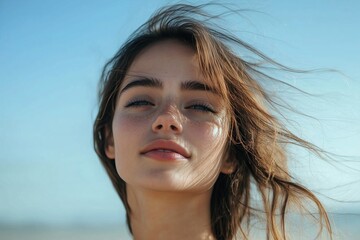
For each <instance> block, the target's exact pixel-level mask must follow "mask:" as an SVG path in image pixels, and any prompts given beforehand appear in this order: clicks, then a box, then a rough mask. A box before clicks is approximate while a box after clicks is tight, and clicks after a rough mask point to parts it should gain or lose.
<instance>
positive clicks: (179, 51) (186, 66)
mask: <svg viewBox="0 0 360 240" xmlns="http://www.w3.org/2000/svg"><path fill="white" fill-rule="evenodd" d="M144 74H145V75H151V76H152V77H156V78H159V79H162V78H168V77H183V78H186V77H187V78H197V80H202V78H203V77H202V74H201V71H200V68H199V64H198V58H197V57H196V53H195V51H194V50H193V49H192V48H191V47H190V46H188V45H186V44H184V43H182V42H180V41H178V40H175V39H168V40H162V41H159V42H156V43H153V44H151V45H150V46H148V47H146V48H144V49H143V50H142V51H140V53H139V54H138V55H137V56H136V57H135V58H134V61H133V62H132V63H131V65H130V67H129V69H128V71H127V75H128V76H132V75H135V76H136V75H144Z"/></svg>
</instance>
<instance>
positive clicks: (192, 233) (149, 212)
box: [127, 187, 215, 240]
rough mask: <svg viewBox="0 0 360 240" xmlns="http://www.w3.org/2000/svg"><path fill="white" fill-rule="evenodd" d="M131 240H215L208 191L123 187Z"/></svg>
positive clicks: (209, 193) (209, 192)
mask: <svg viewBox="0 0 360 240" xmlns="http://www.w3.org/2000/svg"><path fill="white" fill-rule="evenodd" d="M127 194H128V202H129V205H130V208H131V214H130V222H131V228H132V231H133V235H134V239H135V240H144V239H146V240H152V239H156V240H161V239H167V240H170V239H171V240H176V239H194V240H195V239H199V240H200V239H201V240H202V239H215V237H214V236H213V234H212V231H211V222H210V198H211V190H209V191H207V192H203V193H183V192H181V193H169V192H159V191H151V190H145V189H141V190H139V189H136V190H134V189H132V188H131V187H128V188H127Z"/></svg>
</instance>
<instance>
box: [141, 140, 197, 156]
mask: <svg viewBox="0 0 360 240" xmlns="http://www.w3.org/2000/svg"><path fill="white" fill-rule="evenodd" d="M157 149H163V150H169V151H173V152H176V153H179V154H181V155H182V156H184V157H185V158H190V153H189V151H188V150H187V149H186V148H185V147H183V146H181V145H180V144H178V143H176V142H174V141H172V140H164V139H159V140H155V141H152V142H150V143H149V144H147V145H146V146H145V147H144V148H143V149H142V150H141V151H140V153H141V154H145V153H147V152H150V151H153V150H157Z"/></svg>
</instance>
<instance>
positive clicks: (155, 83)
mask: <svg viewBox="0 0 360 240" xmlns="http://www.w3.org/2000/svg"><path fill="white" fill-rule="evenodd" d="M134 87H152V88H160V89H161V88H163V83H162V82H161V81H160V80H159V79H157V78H148V77H142V78H140V79H137V80H134V81H132V82H130V83H128V84H127V85H126V86H125V87H124V88H123V89H121V90H120V94H121V93H123V92H124V91H126V90H128V89H130V88H134ZM180 89H181V90H182V91H184V90H188V91H209V92H212V93H215V94H216V93H217V91H216V90H215V89H213V88H212V87H210V86H208V85H207V84H205V83H202V82H199V81H193V80H191V81H186V82H182V83H181V86H180Z"/></svg>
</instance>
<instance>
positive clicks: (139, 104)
mask: <svg viewBox="0 0 360 240" xmlns="http://www.w3.org/2000/svg"><path fill="white" fill-rule="evenodd" d="M148 105H150V106H155V105H154V104H153V103H151V102H149V101H147V100H142V99H137V100H132V101H129V102H128V103H127V104H126V105H125V107H126V108H128V107H142V106H148Z"/></svg>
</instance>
